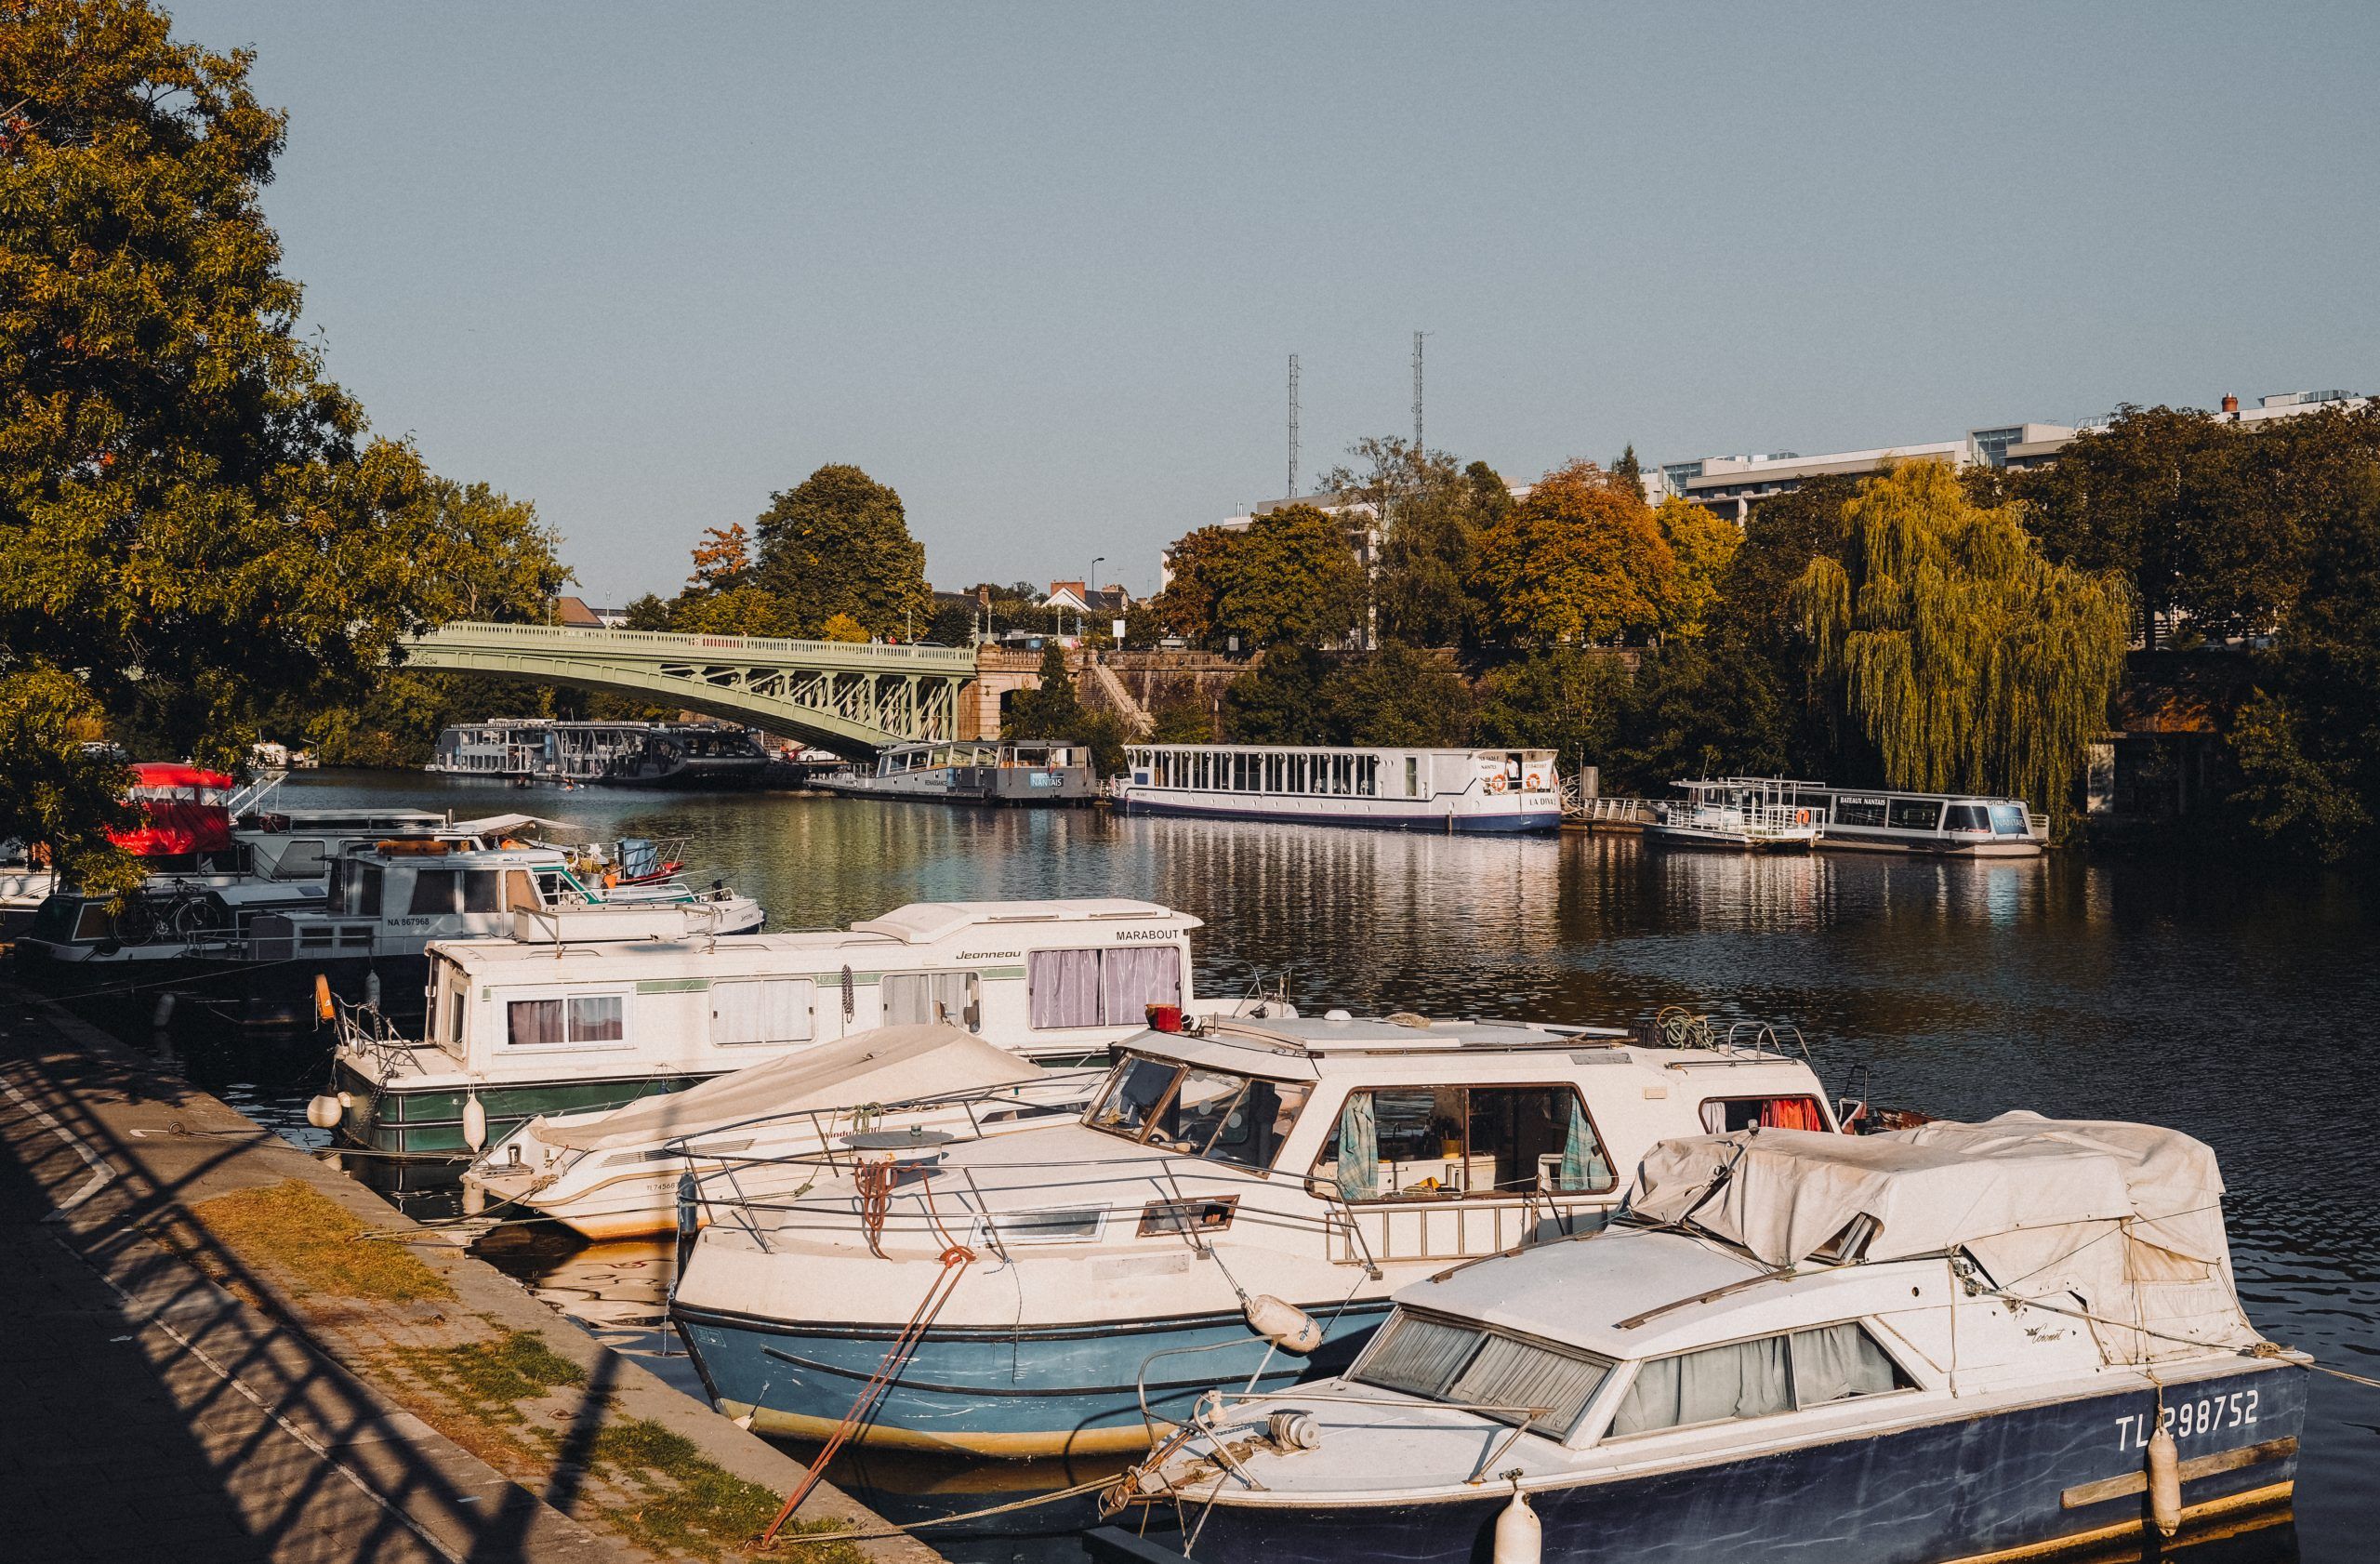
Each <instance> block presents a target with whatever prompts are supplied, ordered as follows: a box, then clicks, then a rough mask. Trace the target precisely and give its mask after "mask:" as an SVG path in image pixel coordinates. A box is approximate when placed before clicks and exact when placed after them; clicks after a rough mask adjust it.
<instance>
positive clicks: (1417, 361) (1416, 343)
mask: <svg viewBox="0 0 2380 1564" xmlns="http://www.w3.org/2000/svg"><path fill="white" fill-rule="evenodd" d="M1428 335H1430V334H1429V333H1428V332H1426V331H1417V332H1415V333H1414V334H1413V454H1414V455H1415V456H1416V457H1419V456H1420V455H1421V338H1424V337H1427V336H1428Z"/></svg>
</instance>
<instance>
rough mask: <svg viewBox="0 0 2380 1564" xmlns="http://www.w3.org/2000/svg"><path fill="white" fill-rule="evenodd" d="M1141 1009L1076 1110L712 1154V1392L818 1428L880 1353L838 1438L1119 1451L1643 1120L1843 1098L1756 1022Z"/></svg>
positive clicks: (1264, 1375)
mask: <svg viewBox="0 0 2380 1564" xmlns="http://www.w3.org/2000/svg"><path fill="white" fill-rule="evenodd" d="M1157 1021H1158V1023H1159V1026H1158V1027H1154V1028H1152V1029H1150V1030H1147V1031H1144V1032H1142V1033H1141V1034H1140V1035H1138V1036H1136V1037H1133V1038H1131V1039H1130V1040H1126V1041H1124V1042H1122V1043H1121V1044H1120V1045H1119V1046H1118V1049H1117V1062H1116V1064H1115V1066H1114V1068H1113V1069H1112V1070H1111V1071H1110V1073H1109V1075H1108V1077H1107V1080H1105V1082H1104V1084H1103V1085H1102V1087H1101V1088H1100V1090H1099V1093H1098V1094H1097V1095H1096V1096H1095V1097H1094V1099H1093V1101H1092V1104H1091V1107H1090V1109H1089V1110H1088V1111H1087V1112H1085V1113H1084V1114H1083V1115H1082V1116H1081V1117H1080V1118H1079V1119H1078V1120H1071V1121H1067V1122H1064V1123H1056V1124H1049V1125H1045V1126H1041V1127H1036V1128H1028V1129H1023V1130H1018V1131H1016V1132H1015V1133H1009V1134H1000V1135H984V1136H980V1137H972V1138H959V1139H954V1140H953V1141H952V1142H951V1143H950V1144H946V1145H936V1146H932V1147H931V1148H927V1149H919V1150H915V1151H913V1150H911V1149H909V1148H906V1147H903V1146H895V1147H892V1148H887V1149H885V1150H883V1151H881V1152H879V1153H876V1154H873V1155H870V1156H866V1157H862V1158H861V1159H859V1160H858V1163H857V1165H853V1160H852V1159H850V1158H844V1159H842V1160H840V1162H838V1163H837V1164H835V1165H832V1166H828V1165H825V1164H824V1163H821V1165H819V1166H817V1167H816V1168H814V1169H813V1172H814V1173H815V1183H814V1185H813V1186H812V1187H811V1188H810V1189H809V1191H808V1192H807V1193H806V1194H790V1195H777V1194H774V1193H773V1194H771V1195H768V1196H755V1197H751V1198H749V1199H747V1198H745V1197H744V1196H743V1194H742V1192H741V1191H740V1190H739V1189H738V1187H737V1184H738V1181H739V1179H740V1178H741V1177H742V1176H743V1173H742V1171H741V1170H740V1169H739V1167H738V1165H737V1164H736V1161H735V1159H734V1157H733V1156H721V1159H720V1160H721V1162H722V1163H723V1164H724V1168H723V1171H721V1172H720V1173H711V1174H708V1175H707V1176H704V1177H702V1178H701V1179H699V1180H698V1181H697V1182H696V1187H695V1189H694V1196H695V1201H694V1209H692V1210H691V1211H690V1212H689V1213H688V1214H687V1224H688V1226H691V1225H692V1224H693V1223H694V1222H696V1221H699V1222H702V1223H704V1224H706V1225H704V1226H702V1228H701V1230H700V1232H699V1233H698V1234H697V1233H693V1232H691V1231H688V1230H686V1228H685V1227H681V1239H680V1241H681V1246H683V1247H685V1249H686V1258H685V1263H684V1265H683V1266H681V1270H680V1273H679V1278H678V1282H677V1288H676V1292H675V1294H674V1302H673V1305H672V1320H673V1322H674V1323H675V1324H676V1326H677V1328H678V1330H679V1332H680V1333H681V1335H682V1336H683V1337H684V1339H685V1341H686V1344H687V1345H688V1347H689V1348H690V1349H691V1351H692V1353H693V1356H694V1362H695V1364H696V1366H697V1368H699V1369H700V1371H701V1372H702V1373H703V1376H704V1380H705V1383H706V1385H707V1386H708V1388H709V1391H710V1394H711V1396H712V1398H713V1399H714V1400H715V1401H716V1402H717V1404H718V1405H719V1407H720V1408H721V1410H722V1411H724V1412H727V1413H728V1414H729V1415H731V1416H734V1417H736V1418H739V1419H742V1418H748V1419H749V1420H750V1426H752V1427H754V1428H757V1429H760V1430H761V1431H763V1432H767V1433H771V1434H781V1435H788V1436H792V1437H796V1438H823V1437H826V1435H828V1434H829V1433H830V1432H831V1431H833V1430H834V1429H835V1428H837V1426H838V1425H840V1424H842V1422H843V1421H844V1419H845V1416H846V1414H847V1413H848V1412H851V1411H852V1409H853V1400H854V1397H856V1396H858V1395H859V1394H860V1392H861V1390H862V1388H863V1386H868V1385H870V1382H871V1379H872V1378H873V1377H874V1376H877V1375H879V1371H884V1372H890V1373H891V1374H892V1383H891V1384H890V1385H888V1386H886V1387H885V1388H884V1391H883V1396H882V1399H881V1401H880V1402H879V1403H878V1404H877V1405H876V1407H875V1408H874V1411H873V1412H872V1413H871V1414H870V1415H869V1416H868V1417H867V1418H866V1421H865V1425H864V1426H863V1427H862V1428H860V1429H859V1431H858V1432H857V1434H856V1435H855V1436H854V1437H856V1438H859V1439H860V1440H862V1441H863V1442H866V1443H869V1444H874V1445H880V1446H892V1447H906V1448H911V1449H929V1450H933V1449H938V1450H945V1451H966V1452H969V1453H972V1454H978V1455H993V1456H1012V1457H1030V1456H1044V1455H1060V1454H1078V1453H1087V1452H1093V1451H1137V1450H1141V1449H1144V1448H1145V1447H1146V1446H1147V1445H1148V1444H1149V1443H1150V1441H1151V1439H1152V1436H1153V1430H1154V1429H1156V1428H1157V1427H1158V1426H1159V1420H1168V1419H1170V1420H1179V1419H1181V1418H1182V1417H1183V1416H1185V1415H1187V1413H1188V1412H1189V1409H1190V1407H1191V1405H1192V1403H1193V1401H1194V1400H1195V1399H1196V1398H1197V1396H1198V1394H1199V1393H1200V1392H1202V1391H1203V1390H1204V1389H1205V1388H1206V1387H1207V1386H1209V1385H1214V1384H1217V1383H1219V1382H1225V1381H1229V1382H1246V1383H1248V1384H1249V1385H1288V1384H1289V1383H1290V1382H1291V1381H1293V1380H1297V1379H1300V1378H1302V1377H1306V1376H1308V1375H1310V1374H1315V1373H1329V1372H1337V1371H1338V1370H1339V1369H1341V1368H1343V1367H1344V1366H1345V1364H1346V1362H1347V1360H1348V1359H1349V1358H1350V1356H1351V1355H1352V1353H1353V1351H1354V1349H1355V1346H1356V1345H1358V1344H1359V1343H1360V1342H1361V1340H1362V1339H1363V1338H1364V1337H1365V1336H1366V1335H1368V1334H1369V1332H1371V1330H1372V1329H1373V1327H1375V1326H1376V1325H1377V1324H1378V1323H1379V1322H1380V1320H1381V1319H1382V1317H1383V1316H1384V1315H1385V1314H1386V1313H1387V1310H1388V1297H1389V1294H1390V1293H1391V1292H1394V1291H1395V1289H1396V1288H1397V1287H1399V1286H1401V1285H1403V1284H1404V1283H1405V1282H1407V1281H1408V1280H1411V1279H1414V1278H1416V1277H1419V1276H1421V1275H1424V1274H1427V1273H1429V1272H1432V1271H1435V1270H1440V1269H1443V1268H1444V1267H1446V1266H1448V1265H1449V1264H1451V1263H1454V1262H1457V1261H1461V1260H1463V1259H1467V1258H1476V1257H1479V1256H1484V1255H1488V1254H1494V1253H1500V1252H1501V1251H1504V1250H1507V1249H1511V1248H1514V1247H1515V1246H1518V1245H1523V1244H1527V1243H1531V1242H1537V1241H1543V1240H1546V1239H1558V1238H1564V1237H1567V1236H1570V1235H1572V1234H1575V1233H1580V1232H1585V1231H1591V1230H1593V1229H1594V1228H1596V1227H1599V1226H1602V1225H1603V1223H1604V1222H1605V1220H1606V1219H1607V1217H1608V1215H1609V1214H1610V1213H1611V1211H1612V1210H1613V1209H1614V1208H1615V1207H1616V1206H1617V1205H1618V1204H1619V1203H1620V1200H1621V1199H1622V1198H1623V1197H1624V1195H1625V1194H1626V1193H1627V1188H1628V1186H1629V1184H1630V1183H1631V1182H1632V1178H1631V1174H1630V1170H1633V1168H1634V1167H1635V1165H1636V1162H1637V1160H1638V1159H1640V1158H1642V1157H1643V1156H1644V1154H1645V1153H1646V1151H1647V1150H1649V1149H1650V1148H1651V1146H1653V1145H1654V1144H1655V1143H1656V1142H1658V1141H1660V1140H1663V1139H1667V1138H1673V1137H1675V1136H1678V1135H1682V1134H1689V1133H1700V1132H1702V1131H1703V1130H1705V1129H1712V1130H1721V1131H1724V1130H1727V1129H1732V1128H1739V1127H1741V1126H1743V1125H1747V1124H1757V1123H1768V1124H1773V1125H1791V1126H1792V1127H1795V1128H1806V1129H1810V1130H1823V1131H1832V1130H1836V1129H1838V1128H1839V1127H1840V1125H1839V1122H1838V1120H1837V1119H1836V1117H1835V1115H1834V1113H1833V1111H1832V1110H1831V1108H1830V1107H1828V1105H1827V1103H1826V1101H1825V1093H1824V1092H1823V1091H1822V1089H1821V1088H1820V1086H1819V1083H1818V1077H1817V1075H1816V1074H1815V1073H1814V1072H1813V1071H1812V1069H1811V1067H1810V1065H1809V1063H1808V1061H1807V1059H1806V1058H1805V1057H1804V1056H1800V1055H1798V1054H1789V1053H1787V1052H1786V1051H1784V1050H1783V1049H1781V1048H1779V1047H1776V1046H1773V1040H1768V1042H1767V1043H1765V1044H1763V1045H1753V1044H1750V1043H1747V1044H1745V1045H1740V1046H1739V1045H1727V1044H1720V1045H1717V1046H1712V1047H1707V1048H1692V1049H1672V1048H1663V1047H1654V1046H1648V1045H1645V1044H1642V1043H1636V1042H1633V1041H1632V1040H1631V1039H1632V1034H1631V1033H1629V1032H1627V1031H1624V1030H1621V1029H1618V1028H1609V1027H1606V1028H1593V1027H1556V1026H1542V1025H1530V1024H1523V1023H1515V1022H1497V1021H1430V1020H1425V1019H1424V1018H1422V1017H1421V1016H1418V1015H1410V1014H1398V1015H1394V1016H1390V1017H1388V1018H1386V1019H1384V1020H1355V1019H1352V1018H1350V1017H1348V1016H1347V1015H1346V1014H1344V1013H1343V1012H1332V1013H1331V1014H1329V1015H1328V1016H1325V1017H1321V1018H1308V1017H1296V1018H1281V1019H1263V1020H1255V1019H1226V1018H1215V1019H1211V1020H1205V1021H1197V1022H1192V1023H1186V1024H1185V1023H1184V1022H1183V1020H1181V1019H1180V1018H1178V1017H1174V1016H1170V1015H1167V1014H1162V1013H1160V1014H1158V1016H1157ZM954 1257H956V1258H955V1259H954ZM929 1298H936V1299H939V1303H938V1304H937V1305H936V1306H935V1307H934V1308H933V1310H932V1313H931V1314H930V1315H925V1316H922V1318H921V1304H922V1303H923V1302H924V1301H925V1300H928V1299H929ZM993 1342H996V1343H998V1348H997V1350H987V1349H986V1346H985V1344H986V1343H993Z"/></svg>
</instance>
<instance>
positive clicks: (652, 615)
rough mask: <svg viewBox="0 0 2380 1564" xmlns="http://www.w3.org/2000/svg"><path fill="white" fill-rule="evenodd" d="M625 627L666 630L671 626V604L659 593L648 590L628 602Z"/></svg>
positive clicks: (629, 628) (630, 628)
mask: <svg viewBox="0 0 2380 1564" xmlns="http://www.w3.org/2000/svg"><path fill="white" fill-rule="evenodd" d="M623 628H624V629H628V630H668V628H669V604H668V603H666V602H664V601H662V599H661V598H660V597H659V596H658V595H656V594H655V593H653V592H647V593H645V594H644V595H643V596H642V597H641V598H638V599H637V600H636V601H635V602H634V603H629V604H628V620H627V623H626V625H625V626H624V627H623Z"/></svg>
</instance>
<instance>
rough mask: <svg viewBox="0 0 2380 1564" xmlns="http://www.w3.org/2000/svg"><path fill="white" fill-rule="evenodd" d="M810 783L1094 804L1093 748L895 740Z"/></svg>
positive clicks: (857, 792) (877, 792)
mask: <svg viewBox="0 0 2380 1564" xmlns="http://www.w3.org/2000/svg"><path fill="white" fill-rule="evenodd" d="M808 786H810V787H813V788H819V789H825V790H826V791H827V792H831V793H847V794H851V795H853V796H854V797H859V798H887V799H906V800H911V801H919V802H932V803H989V804H1009V805H1019V804H1021V805H1051V804H1087V803H1089V802H1091V799H1092V796H1093V793H1092V787H1091V753H1090V751H1089V750H1087V749H1083V748H1082V747H1081V746H1079V745H1074V744H1061V743H1054V742H1049V741H1045V740H1041V739H1006V740H1002V741H1000V742H998V743H992V742H989V741H984V742H971V741H953V742H944V743H934V744H895V745H893V746H891V747H890V748H888V749H883V750H881V751H879V753H878V755H877V757H876V762H875V763H874V765H873V766H872V767H870V768H868V769H866V770H861V769H858V768H856V767H853V768H849V769H846V770H843V771H836V772H828V773H826V775H821V776H813V777H811V778H810V779H809V783H808Z"/></svg>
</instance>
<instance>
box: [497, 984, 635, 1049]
mask: <svg viewBox="0 0 2380 1564" xmlns="http://www.w3.org/2000/svg"><path fill="white" fill-rule="evenodd" d="M625 1009H626V1002H625V1001H624V1000H623V999H622V997H621V996H620V995H618V994H574V995H572V996H571V997H570V998H569V999H567V1000H561V999H551V1000H514V1001H510V1002H509V1004H507V1005H506V1006H505V1007H504V1022H505V1029H504V1038H505V1041H507V1042H508V1043H510V1044H511V1045H513V1046H514V1047H516V1048H550V1047H557V1046H573V1047H576V1046H583V1045H586V1044H588V1043H598V1042H618V1041H619V1040H621V1039H622V1037H623V1036H624V1035H625V1032H624V1030H623V1027H622V1017H623V1012H624V1011H625Z"/></svg>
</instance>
